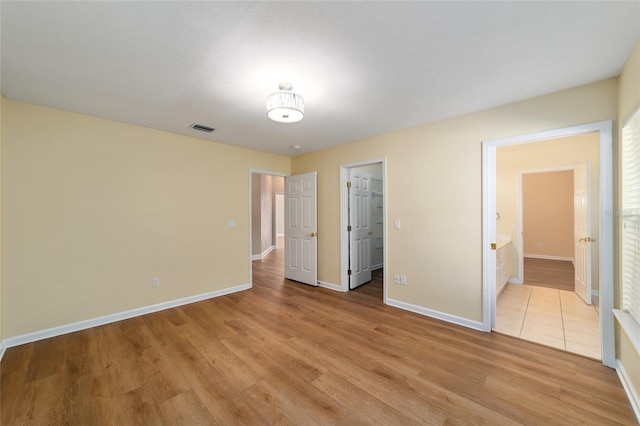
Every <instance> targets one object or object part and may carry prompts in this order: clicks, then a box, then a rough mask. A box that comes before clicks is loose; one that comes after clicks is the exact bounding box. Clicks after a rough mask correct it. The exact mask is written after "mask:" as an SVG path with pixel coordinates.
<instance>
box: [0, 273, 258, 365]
mask: <svg viewBox="0 0 640 426" xmlns="http://www.w3.org/2000/svg"><path fill="white" fill-rule="evenodd" d="M250 288H251V285H250V284H241V285H237V286H234V287H229V288H223V289H221V290H216V291H211V292H208V293H202V294H197V295H195V296H189V297H183V298H181V299H175V300H170V301H168V302H163V303H158V304H156V305H149V306H143V307H142V308H137V309H132V310H130V311H124V312H119V313H116V314H110V315H105V316H102V317H98V318H92V319H88V320H84V321H78V322H74V323H71V324H66V325H61V326H58V327H52V328H48V329H45V330H40V331H35V332H33V333H27V334H23V335H20V336H16V337H11V338H9V339H4V340H3V341H2V354H4V351H5V349H8V348H12V347H14V346H19V345H24V344H25V343H31V342H36V341H38V340H44V339H48V338H50V337H55V336H60V335H62V334H68V333H73V332H74V331H80V330H86V329H87V328H92V327H97V326H100V325H104V324H110V323H112V322H116V321H122V320H124V319H128V318H133V317H138V316H141V315H145V314H150V313H152V312H158V311H163V310H165V309H170V308H175V307H177V306H182V305H187V304H189V303H194V302H200V301H202V300H206V299H212V298H214V297H220V296H224V295H226V294H231V293H237V292H239V291H243V290H248V289H250Z"/></svg>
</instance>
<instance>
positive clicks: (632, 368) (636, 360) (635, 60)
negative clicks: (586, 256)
mask: <svg viewBox="0 0 640 426" xmlns="http://www.w3.org/2000/svg"><path fill="white" fill-rule="evenodd" d="M619 94H620V96H619V104H618V106H619V115H618V125H619V126H620V127H619V128H618V134H620V129H621V128H622V122H623V120H624V119H625V118H626V117H627V116H628V115H629V114H631V112H632V111H633V110H634V108H636V107H638V105H640V42H639V43H638V44H636V46H635V48H634V50H633V53H632V54H631V56H630V57H629V59H628V60H627V63H626V64H625V66H624V68H623V70H622V73H621V74H620V86H619ZM618 185H619V181H618ZM617 202H618V203H617V205H618V209H620V208H621V204H620V200H619V199H618V200H617ZM616 225H618V222H617V221H616ZM618 235H619V233H618ZM617 242H618V244H619V243H620V238H618V239H617ZM619 264H620V263H619V262H618V265H619ZM616 272H618V271H616ZM617 276H618V277H619V274H618V275H617ZM615 282H616V304H615V307H616V308H620V306H621V302H620V300H621V295H620V285H619V283H620V281H619V279H616V280H615ZM616 336H617V337H618V340H617V350H616V356H617V357H618V359H619V360H620V363H622V365H623V366H624V368H625V370H627V373H629V376H630V379H631V385H632V386H633V387H634V389H635V393H636V395H640V354H638V352H637V351H636V350H635V349H634V348H633V346H632V345H631V342H630V341H629V339H628V338H627V336H626V335H625V334H624V331H622V330H621V329H620V327H619V326H618V324H617V323H616Z"/></svg>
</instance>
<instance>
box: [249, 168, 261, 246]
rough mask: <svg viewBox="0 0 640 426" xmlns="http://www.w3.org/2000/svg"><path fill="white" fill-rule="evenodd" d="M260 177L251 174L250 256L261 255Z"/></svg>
mask: <svg viewBox="0 0 640 426" xmlns="http://www.w3.org/2000/svg"><path fill="white" fill-rule="evenodd" d="M261 249H262V175H260V174H259V173H252V174H251V254H252V255H258V254H260V253H262V250H261Z"/></svg>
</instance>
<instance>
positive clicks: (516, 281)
mask: <svg viewBox="0 0 640 426" xmlns="http://www.w3.org/2000/svg"><path fill="white" fill-rule="evenodd" d="M507 282H508V283H510V284H518V285H521V284H524V280H521V279H519V278H509V280H508V281H507Z"/></svg>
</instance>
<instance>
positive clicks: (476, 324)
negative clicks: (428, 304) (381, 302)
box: [387, 299, 485, 331]
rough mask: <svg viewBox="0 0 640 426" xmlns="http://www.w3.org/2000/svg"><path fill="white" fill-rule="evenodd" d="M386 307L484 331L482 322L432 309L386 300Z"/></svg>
mask: <svg viewBox="0 0 640 426" xmlns="http://www.w3.org/2000/svg"><path fill="white" fill-rule="evenodd" d="M387 305H390V306H395V307H396V308H400V309H404V310H405V311H411V312H415V313H417V314H420V315H424V316H427V317H431V318H435V319H439V320H442V321H446V322H449V323H452V324H456V325H460V326H462V327H467V328H472V329H474V330H478V331H485V330H484V329H483V327H482V322H480V321H473V320H470V319H467V318H462V317H458V316H455V315H451V314H447V313H444V312H440V311H434V310H433V309H428V308H425V307H422V306H417V305H412V304H410V303H405V302H401V301H399V300H394V299H387Z"/></svg>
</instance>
